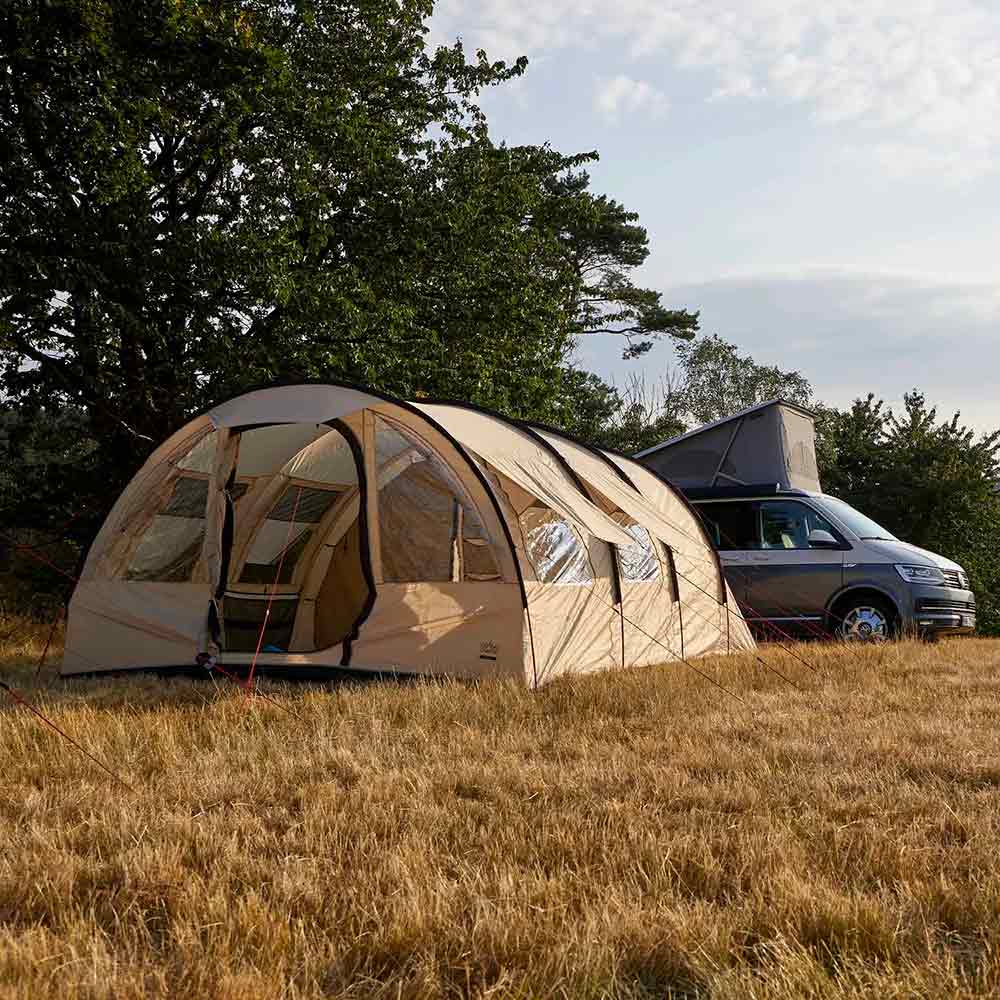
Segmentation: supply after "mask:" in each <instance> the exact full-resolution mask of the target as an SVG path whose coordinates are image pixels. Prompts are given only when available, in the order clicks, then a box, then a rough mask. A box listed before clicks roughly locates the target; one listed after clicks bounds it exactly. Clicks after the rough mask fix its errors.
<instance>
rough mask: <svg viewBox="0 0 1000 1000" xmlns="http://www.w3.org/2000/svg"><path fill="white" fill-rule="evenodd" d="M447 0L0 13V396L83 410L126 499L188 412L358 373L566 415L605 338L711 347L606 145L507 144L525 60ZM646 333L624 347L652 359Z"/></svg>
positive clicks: (126, 5) (29, 1) (14, 6)
mask: <svg viewBox="0 0 1000 1000" xmlns="http://www.w3.org/2000/svg"><path fill="white" fill-rule="evenodd" d="M430 11H431V3H430V2H429V0H357V2H347V0H295V2H291V3H281V4H278V3H273V2H271V0H212V2H209V3H205V2H201V0H150V2H148V3H134V2H132V0H11V2H9V3H7V4H5V5H4V6H3V8H2V10H0V61H2V65H3V72H2V73H0V131H2V133H3V135H4V143H3V144H2V145H0V366H2V373H0V391H2V392H3V393H4V394H5V396H6V399H7V401H8V403H9V404H10V405H13V406H17V407H18V408H20V409H21V410H22V411H23V412H25V413H29V412H31V410H32V409H33V408H34V409H37V408H38V407H41V406H49V407H58V406H59V405H72V406H74V407H77V408H79V409H80V410H82V412H83V413H84V414H85V416H86V419H87V421H88V426H89V429H90V433H91V435H92V436H93V439H94V440H95V441H96V443H97V448H98V450H99V462H100V464H101V465H102V466H103V468H104V470H105V479H104V485H103V488H104V490H105V492H106V493H108V494H110V495H113V493H114V492H115V491H116V490H117V489H118V488H119V487H120V485H121V483H122V482H123V481H124V480H126V479H127V478H128V477H129V475H130V474H131V473H132V472H133V471H134V469H135V467H136V466H137V465H138V463H139V462H141V460H142V459H143V458H144V457H145V455H146V454H147V453H148V451H149V450H150V449H151V447H152V446H153V444H154V443H155V442H157V441H159V440H161V439H162V438H163V436H164V435H165V434H166V433H167V432H168V431H169V430H170V429H172V428H173V427H176V426H177V425H179V424H181V423H182V422H183V421H184V420H185V419H187V418H188V417H189V416H190V415H191V414H192V413H193V412H197V411H200V410H202V409H204V408H205V406H206V405H207V404H209V403H211V402H214V401H216V400H217V399H219V398H223V397H226V396H228V395H232V394H233V393H236V392H239V391H241V390H243V389H244V388H246V387H247V386H248V385H252V384H257V383H260V382H265V381H270V380H273V379H276V378H290V377H294V378H309V377H317V378H324V377H326V378H343V379H349V380H357V381H364V382H368V383H371V384H374V385H376V386H379V387H381V388H383V389H386V390H388V391H392V392H397V393H400V394H403V395H408V396H416V395H425V396H426V395H448V396H456V397H461V398H464V399H470V400H473V401H477V402H480V403H484V404H486V405H489V406H493V407H495V408H497V409H501V410H504V411H506V412H508V413H511V414H513V415H516V416H538V417H541V418H543V419H544V418H547V417H549V416H551V414H552V413H553V409H554V407H556V406H557V405H558V400H559V395H560V392H561V391H562V382H563V378H564V372H565V362H566V358H567V356H568V354H569V352H570V350H571V348H572V345H573V343H574V341H575V339H576V338H577V337H578V336H579V335H582V334H585V333H587V332H590V331H593V330H598V329H601V330H604V329H614V330H616V331H617V332H620V333H621V334H622V335H623V336H624V337H626V338H634V337H635V336H637V335H640V334H641V335H642V336H643V337H655V336H657V335H661V334H672V335H678V336H680V335H689V334H690V333H691V332H692V331H693V329H694V327H695V325H696V317H694V316H693V315H692V314H688V313H685V312H682V311H680V312H677V311H670V310H666V309H665V308H664V307H662V306H661V305H660V301H659V296H658V295H657V294H656V293H654V292H652V291H650V290H648V289H640V288H636V287H635V286H634V285H633V284H632V282H631V279H630V274H631V272H632V271H633V270H634V268H635V267H636V266H638V264H640V263H641V262H642V260H644V259H645V256H646V253H647V252H648V249H647V237H646V233H645V231H644V230H643V229H642V228H641V227H640V226H639V225H638V224H637V222H636V219H635V216H634V214H633V213H629V212H627V211H626V210H625V209H624V208H622V207H621V206H620V205H618V204H617V203H615V202H613V201H610V200H608V199H605V198H601V197H598V196H595V195H593V194H592V193H591V192H590V191H589V190H588V181H587V176H586V174H585V173H584V172H583V171H582V168H583V166H584V165H585V164H586V163H587V162H589V161H590V160H592V159H593V158H594V154H584V155H578V156H564V155H562V154H560V153H558V152H556V151H554V150H552V149H550V148H549V147H547V146H540V147H513V148H507V147H504V146H497V145H495V144H494V143H493V142H492V141H491V140H490V138H489V135H488V130H487V124H486V120H485V118H484V116H483V114H482V112H481V110H480V109H479V107H478V105H477V103H476V102H477V98H478V95H479V93H480V91H481V90H482V89H483V88H484V87H489V86H493V85H495V84H501V83H503V82H504V81H506V80H508V79H510V78H511V77H512V76H515V75H517V74H519V73H521V72H522V71H523V69H524V65H525V61H524V60H519V61H518V62H517V63H515V64H514V65H512V66H507V65H505V64H503V63H491V62H489V61H488V60H487V58H486V56H485V54H484V53H482V52H480V53H478V54H477V55H476V57H475V58H474V59H472V60H469V59H468V58H467V56H466V54H465V52H464V51H463V49H462V47H461V45H460V44H456V45H454V46H452V47H450V48H439V49H437V50H436V51H429V50H428V49H427V48H426V47H425V33H426V27H425V22H426V19H427V17H428V16H429V14H430ZM641 347H642V345H641V344H635V343H634V342H633V344H632V346H631V347H630V350H632V351H633V352H634V351H638V350H641Z"/></svg>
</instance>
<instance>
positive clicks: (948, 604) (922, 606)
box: [917, 597, 976, 614]
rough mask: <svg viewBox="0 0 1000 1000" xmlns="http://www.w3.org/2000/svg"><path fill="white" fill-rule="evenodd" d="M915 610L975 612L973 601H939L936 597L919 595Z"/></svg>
mask: <svg viewBox="0 0 1000 1000" xmlns="http://www.w3.org/2000/svg"><path fill="white" fill-rule="evenodd" d="M917 611H918V612H920V611H961V612H962V613H963V614H968V613H969V612H970V611H971V612H972V613H973V614H975V613H976V602H975V601H941V600H938V599H937V598H936V597H921V598H920V599H919V600H918V601H917Z"/></svg>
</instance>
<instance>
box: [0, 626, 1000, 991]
mask: <svg viewBox="0 0 1000 1000" xmlns="http://www.w3.org/2000/svg"><path fill="white" fill-rule="evenodd" d="M800 652H801V654H802V655H803V656H805V657H806V658H807V659H808V660H809V661H810V662H811V663H812V664H813V665H814V666H815V667H816V668H817V669H818V670H819V671H820V672H819V673H817V674H813V673H812V672H811V671H810V670H809V669H807V667H806V666H804V665H803V664H801V663H799V662H797V661H796V660H795V659H794V658H792V657H790V656H789V655H787V654H786V653H783V652H782V651H781V650H777V649H775V648H773V647H772V648H767V649H766V650H764V651H763V655H764V657H765V659H766V660H767V661H768V662H769V663H771V664H772V665H774V666H776V667H777V668H778V669H780V670H781V671H782V672H784V673H786V674H787V675H788V677H789V678H790V679H791V680H793V681H794V682H795V683H796V684H797V685H799V686H800V687H801V688H802V690H796V689H794V688H792V687H790V686H789V685H788V684H786V683H785V682H783V681H782V680H780V679H778V678H777V677H775V676H774V675H773V674H770V673H767V672H765V671H764V670H763V669H762V668H761V667H760V666H759V664H757V663H755V661H754V659H753V658H752V657H749V656H742V657H734V658H730V659H720V660H707V661H701V662H700V666H702V667H703V668H704V669H706V670H708V671H710V672H712V673H713V675H714V676H716V677H717V679H718V680H719V681H721V682H723V683H725V684H726V685H728V686H729V687H731V688H732V690H733V691H735V692H736V693H737V694H738V695H739V696H740V697H741V698H742V699H744V701H745V704H741V703H739V702H737V701H734V700H733V699H731V698H728V697H727V696H725V695H723V694H722V693H721V692H720V691H719V690H717V689H716V688H714V687H712V686H711V685H710V684H709V683H707V682H706V681H705V680H703V679H702V678H700V677H698V676H696V675H695V674H693V673H691V672H690V671H689V670H687V669H686V668H685V667H684V666H682V665H679V664H678V665H672V666H668V667H664V668H661V669H656V670H642V671H627V672H620V673H616V674H608V675H604V676H597V677H589V678H580V679H574V680H571V681H566V682H561V683H556V684H553V685H551V686H550V687H548V688H546V689H544V690H543V691H541V692H539V693H537V694H533V693H531V692H529V691H525V690H520V689H518V688H515V687H513V686H509V685H500V684H497V685H483V686H481V687H470V686H464V685H459V684H447V683H441V684H425V685H416V686H403V685H393V684H372V685H366V686H352V687H341V688H340V689H338V690H335V691H329V690H326V689H323V688H320V687H315V686H314V687H305V686H299V687H288V688H286V687H280V686H277V685H273V684H265V685H263V686H262V690H264V691H266V692H267V693H268V694H270V695H271V696H273V697H274V698H275V699H276V701H277V702H278V703H280V704H281V705H282V706H284V707H286V708H288V709H291V710H292V711H293V712H294V713H295V715H292V714H290V713H289V712H287V711H282V710H280V709H279V708H278V707H276V706H275V705H273V704H269V703H268V702H266V701H264V700H261V699H259V698H258V699H256V700H254V701H253V702H252V703H250V702H249V701H248V699H247V698H246V697H245V695H244V694H243V692H242V690H241V689H240V688H238V687H237V686H236V685H235V684H232V683H231V682H228V681H225V680H220V681H219V682H217V684H215V685H213V684H212V683H210V682H202V683H196V682H180V681H173V682H165V681H159V680H154V679H130V680H103V681H101V680H94V681H75V682H72V683H62V682H59V681H53V680H52V678H51V676H49V677H43V678H42V680H41V681H40V682H38V683H36V682H35V681H34V680H33V677H32V675H33V668H32V667H31V666H30V665H29V664H30V662H31V660H32V657H34V656H37V641H36V640H31V641H18V640H16V639H14V638H10V639H8V641H7V646H6V649H5V650H4V656H3V659H2V660H0V669H2V673H0V677H3V678H4V679H6V680H7V681H8V682H9V683H11V684H14V685H16V686H17V687H18V689H19V690H21V691H23V692H24V693H25V694H26V695H27V696H29V697H30V698H32V699H33V700H35V701H36V702H37V703H38V704H39V705H40V706H42V707H43V709H44V711H45V712H46V713H48V714H49V716H50V717H51V718H52V719H53V720H54V721H55V722H57V723H58V724H59V725H60V726H62V727H64V728H65V729H66V730H67V731H68V732H69V733H71V734H72V735H73V736H75V737H76V738H77V739H79V740H80V741H81V742H82V743H83V744H84V745H85V746H86V747H87V748H88V749H89V750H91V751H92V752H93V753H95V754H97V755H98V756H100V757H101V758H102V759H106V760H108V761H109V762H113V767H114V768H115V769H116V770H117V771H118V772H120V774H121V775H122V777H123V778H125V779H126V781H128V782H129V783H130V784H131V785H132V786H133V790H132V791H127V790H124V789H122V788H120V787H115V785H114V783H113V781H112V780H111V779H110V778H108V777H107V776H106V775H104V774H103V773H102V772H101V771H100V770H98V769H97V768H95V767H94V766H93V765H92V764H91V763H90V762H89V761H88V760H87V759H86V758H84V757H82V756H81V755H79V754H78V753H76V752H75V751H74V750H73V749H72V748H71V747H69V746H68V745H67V744H66V743H64V742H62V741H61V740H59V739H58V737H56V736H55V734H53V733H51V732H50V731H47V730H46V729H45V728H44V727H43V726H42V725H40V724H39V723H38V722H37V720H35V719H34V718H32V717H31V716H30V715H29V714H28V713H27V712H26V711H24V710H23V709H19V708H16V707H13V706H11V705H10V704H9V703H7V704H4V705H3V707H2V708H0V767H2V772H0V812H2V820H0V823H2V832H3V849H2V850H0V996H2V997H4V998H15V997H16V998H19V1000H20V998H24V1000H28V998H31V1000H36V998H42V997H57V998H60V1000H72V998H78V997H87V998H98V997H101V998H104V997H107V998H112V997H113V998H115V1000H124V998H132V997H168V996H169V997H211V998H219V1000H221V998H227V1000H236V998H241V1000H243V998H248V997H287V998H307V997H308V998H318V997H344V998H346V997H357V998H361V997H366V998H367V997H385V998H406V997H428V998H430V997H466V996H484V997H485V996H489V997H498V998H500V997H502V998H508V997H518V998H534V997H538V998H542V997H583V998H598V997H602V998H603V997H607V998H622V1000H624V998H629V1000H632V998H640V997H642V998H644V997H650V998H652V997H691V998H694V997H705V998H708V997H711V998H713V1000H722V998H746V997H753V998H761V1000H765V998H766V1000H778V998H792V997H815V998H828V997H829V998H834V997H853V996H872V997H973V996H997V995H1000V754H998V726H997V719H998V707H1000V641H988V640H956V641H951V642H944V643H941V644H938V645H936V646H925V645H918V644H902V645H898V646H889V647H884V648H864V649H857V648H844V647H835V646H827V647H823V646H818V645H810V646H804V647H801V648H800Z"/></svg>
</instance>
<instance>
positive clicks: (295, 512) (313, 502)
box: [267, 485, 343, 524]
mask: <svg viewBox="0 0 1000 1000" xmlns="http://www.w3.org/2000/svg"><path fill="white" fill-rule="evenodd" d="M342 495H343V494H342V493H341V492H338V491H336V490H318V489H313V488H312V487H309V486H294V485H292V486H289V487H288V488H287V489H286V490H285V492H284V493H282V495H281V499H280V500H278V502H277V503H276V504H275V505H274V507H273V508H272V509H271V512H270V513H269V514H268V515H267V516H268V519H269V520H271V521H284V522H285V523H286V524H287V523H288V522H289V521H292V520H294V521H295V522H296V523H298V522H300V521H301V522H302V523H304V524H318V523H319V522H320V521H321V520H322V519H323V515H324V514H325V513H326V512H327V511H328V510H329V509H330V508H331V507H332V506H333V505H334V504H335V503H336V502H337V500H339V499H340V497H341V496H342Z"/></svg>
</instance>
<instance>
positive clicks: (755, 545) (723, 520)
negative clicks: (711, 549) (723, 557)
mask: <svg viewBox="0 0 1000 1000" xmlns="http://www.w3.org/2000/svg"><path fill="white" fill-rule="evenodd" d="M697 510H698V513H699V514H701V517H702V520H703V521H704V522H705V526H706V527H707V528H708V533H709V535H710V536H711V539H712V543H713V544H714V545H715V547H716V548H717V549H719V550H721V551H723V552H725V551H729V550H734V549H737V550H746V549H759V548H760V537H759V536H758V534H757V511H756V508H755V506H754V503H753V501H752V500H742V501H738V502H735V503H700V504H698V505H697Z"/></svg>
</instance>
